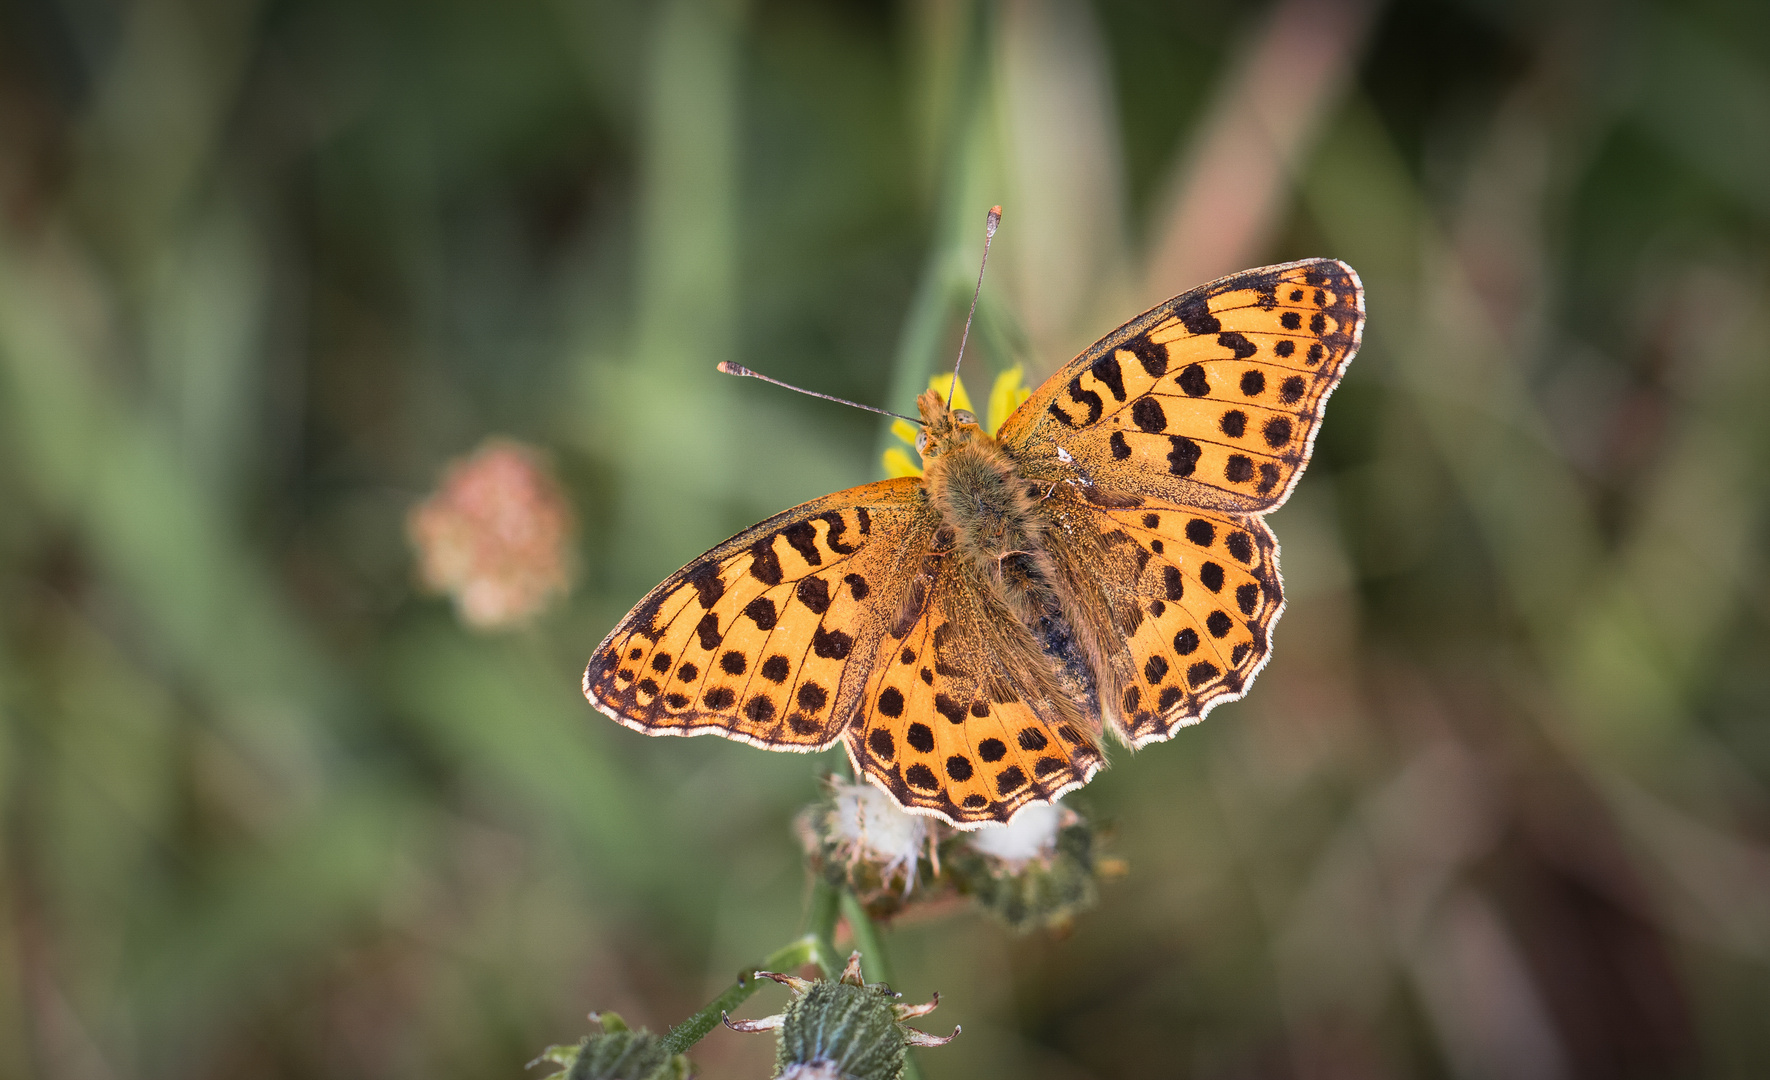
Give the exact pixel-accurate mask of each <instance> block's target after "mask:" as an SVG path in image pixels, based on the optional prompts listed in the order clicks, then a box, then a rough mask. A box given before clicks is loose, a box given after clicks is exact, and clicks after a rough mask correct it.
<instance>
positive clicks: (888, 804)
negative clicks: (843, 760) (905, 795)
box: [829, 780, 928, 890]
mask: <svg viewBox="0 0 1770 1080" xmlns="http://www.w3.org/2000/svg"><path fill="white" fill-rule="evenodd" d="M830 794H831V801H832V805H831V808H830V816H829V829H830V835H831V836H832V837H833V838H834V839H835V840H836V841H837V843H838V844H839V845H840V846H841V847H842V848H844V849H846V850H847V851H850V852H852V853H854V854H856V855H858V856H859V857H860V858H862V859H865V860H867V861H868V862H872V863H877V864H879V865H880V867H881V873H880V876H881V877H882V878H885V879H886V880H890V879H891V878H893V877H897V876H899V875H901V876H903V877H904V879H905V882H904V887H905V889H906V890H907V889H908V888H909V887H910V886H911V885H913V884H914V883H915V879H916V860H917V859H919V858H921V856H922V851H923V849H924V848H925V847H926V845H927V843H928V819H927V818H925V817H922V816H919V815H916V814H906V813H904V812H903V811H902V810H900V809H899V808H898V806H897V804H896V803H895V802H893V801H892V799H891V796H889V795H887V794H885V793H884V792H883V791H880V790H879V789H878V788H876V787H874V786H873V785H871V784H866V783H854V782H852V781H848V780H836V781H834V782H833V784H832V787H831V792H830Z"/></svg>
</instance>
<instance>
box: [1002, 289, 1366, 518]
mask: <svg viewBox="0 0 1770 1080" xmlns="http://www.w3.org/2000/svg"><path fill="white" fill-rule="evenodd" d="M1363 330H1364V291H1363V287H1362V286H1361V285H1360V284H1359V280H1358V275H1357V274H1356V273H1354V272H1353V270H1352V268H1351V267H1349V266H1347V265H1346V264H1345V263H1342V262H1339V261H1337V260H1334V259H1310V260H1306V261H1304V262H1295V263H1285V264H1283V265H1280V266H1268V267H1263V268H1261V269H1258V270H1246V271H1243V272H1242V273H1239V274H1234V275H1231V276H1230V277H1226V278H1222V279H1220V280H1218V281H1215V282H1212V283H1211V284H1209V285H1204V286H1201V287H1199V288H1197V289H1194V290H1192V291H1191V292H1187V293H1183V294H1181V295H1180V296H1177V297H1175V298H1174V299H1172V300H1170V301H1168V302H1167V303H1165V304H1162V305H1160V306H1159V307H1156V308H1154V309H1152V310H1150V311H1148V312H1145V313H1144V314H1143V315H1141V316H1139V317H1138V318H1136V319H1133V320H1131V321H1130V322H1128V323H1126V324H1125V325H1124V326H1122V327H1120V328H1119V329H1118V330H1116V331H1114V332H1113V333H1111V334H1109V335H1107V336H1106V337H1105V338H1102V339H1101V340H1100V341H1098V342H1096V343H1095V344H1094V345H1093V346H1092V347H1091V348H1089V349H1088V350H1087V351H1086V352H1084V353H1083V354H1082V355H1081V356H1079V357H1077V358H1076V359H1075V360H1072V361H1071V362H1070V363H1069V364H1068V365H1067V366H1066V367H1064V368H1063V369H1062V370H1061V371H1059V372H1058V373H1057V374H1055V375H1053V376H1052V377H1051V378H1050V379H1049V380H1047V381H1046V382H1045V384H1044V385H1043V386H1041V387H1039V389H1038V390H1037V391H1035V392H1034V393H1033V395H1032V397H1030V398H1029V399H1028V400H1027V401H1026V402H1025V403H1024V404H1022V405H1021V406H1020V408H1019V409H1018V410H1017V411H1016V412H1015V413H1014V415H1013V416H1011V417H1009V419H1008V421H1007V423H1005V424H1004V425H1003V426H1002V429H1001V431H1000V433H999V434H998V436H997V437H998V438H999V439H1000V440H1001V441H1002V443H1003V444H1004V445H1005V446H1006V447H1007V448H1008V449H1009V451H1010V452H1011V453H1013V454H1014V455H1015V456H1016V458H1017V459H1018V460H1019V461H1020V462H1021V465H1022V468H1023V469H1024V470H1025V472H1026V473H1027V475H1029V476H1030V477H1039V476H1043V475H1046V474H1049V475H1052V476H1069V475H1072V472H1071V468H1070V466H1071V465H1073V467H1074V469H1077V470H1080V473H1081V475H1082V476H1083V477H1085V478H1086V479H1087V480H1089V481H1090V482H1092V483H1094V484H1096V485H1099V486H1101V487H1103V488H1107V489H1111V490H1116V491H1126V492H1134V493H1136V494H1140V495H1154V496H1159V497H1162V498H1166V499H1169V500H1172V501H1174V502H1178V503H1184V504H1186V505H1190V506H1199V507H1210V508H1214V509H1218V510H1225V511H1230V512H1236V513H1263V512H1265V511H1268V510H1271V509H1273V508H1274V507H1276V506H1278V505H1279V504H1280V503H1282V502H1283V501H1284V499H1285V497H1286V496H1287V495H1289V494H1290V491H1291V488H1292V487H1293V486H1294V485H1295V484H1296V481H1297V478H1298V477H1299V476H1300V475H1301V474H1302V471H1303V468H1304V466H1305V465H1307V464H1308V462H1309V453H1310V450H1311V448H1312V446H1313V443H1314V439H1315V432H1316V429H1317V427H1318V426H1319V425H1320V422H1321V416H1322V411H1323V409H1324V408H1325V407H1326V404H1327V398H1328V395H1329V394H1330V393H1332V391H1333V389H1334V386H1335V385H1336V384H1337V383H1338V382H1339V380H1340V376H1341V375H1342V374H1343V373H1344V371H1345V369H1346V365H1347V364H1348V363H1349V362H1350V361H1351V360H1352V356H1353V354H1354V353H1356V352H1357V351H1358V345H1359V342H1360V340H1361V337H1362V335H1363ZM1060 450H1061V451H1062V453H1061V454H1060V453H1059V451H1060ZM1065 455H1067V457H1068V459H1069V460H1068V461H1064V460H1063V458H1064V456H1065Z"/></svg>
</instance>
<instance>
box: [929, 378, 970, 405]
mask: <svg viewBox="0 0 1770 1080" xmlns="http://www.w3.org/2000/svg"><path fill="white" fill-rule="evenodd" d="M928 385H929V386H931V387H933V388H934V392H935V393H937V394H939V395H940V396H941V397H943V398H944V397H946V394H947V388H948V387H950V386H951V385H953V375H952V374H951V373H948V374H946V375H936V376H935V377H934V378H932V379H929V380H928ZM953 408H955V409H966V410H969V411H971V412H976V411H977V410H976V409H973V408H971V396H970V395H969V394H967V393H965V380H964V379H960V380H959V390H958V392H957V393H955V394H954V395H953Z"/></svg>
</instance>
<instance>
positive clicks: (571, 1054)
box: [529, 1012, 694, 1080]
mask: <svg viewBox="0 0 1770 1080" xmlns="http://www.w3.org/2000/svg"><path fill="white" fill-rule="evenodd" d="M590 1019H592V1020H594V1021H597V1022H598V1023H600V1024H601V1025H602V1033H601V1034H598V1035H586V1036H584V1039H583V1041H582V1042H580V1043H578V1045H576V1046H549V1047H548V1048H547V1049H546V1050H545V1051H543V1052H542V1054H541V1056H540V1057H538V1058H536V1059H535V1060H533V1061H531V1062H529V1067H530V1068H533V1067H534V1066H536V1065H539V1064H540V1063H541V1062H543V1061H550V1062H552V1063H553V1064H555V1065H558V1066H560V1069H559V1071H558V1072H555V1073H553V1074H551V1075H550V1076H548V1077H546V1080H688V1077H689V1076H691V1075H693V1071H694V1070H693V1068H692V1067H691V1066H690V1065H689V1063H688V1059H687V1058H685V1057H683V1056H682V1055H681V1054H672V1053H670V1051H669V1049H668V1048H666V1047H665V1046H664V1040H663V1039H662V1038H660V1037H659V1036H656V1035H653V1034H652V1033H651V1032H649V1031H646V1030H645V1029H644V1028H640V1029H639V1030H638V1031H633V1030H631V1029H630V1028H628V1027H627V1024H626V1022H625V1021H624V1020H622V1019H621V1018H620V1017H619V1016H617V1015H616V1014H614V1013H612V1012H605V1013H591V1014H590Z"/></svg>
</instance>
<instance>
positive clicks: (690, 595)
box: [584, 479, 932, 751]
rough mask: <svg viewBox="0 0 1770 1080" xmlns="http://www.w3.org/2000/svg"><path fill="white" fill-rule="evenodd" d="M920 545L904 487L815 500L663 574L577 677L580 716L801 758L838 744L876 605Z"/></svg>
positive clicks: (904, 483) (916, 517)
mask: <svg viewBox="0 0 1770 1080" xmlns="http://www.w3.org/2000/svg"><path fill="white" fill-rule="evenodd" d="M931 532H932V524H931V522H930V520H929V518H928V515H927V511H926V508H925V504H924V502H923V500H921V498H920V495H919V494H918V490H917V484H916V481H914V480H909V479H901V480H885V481H881V482H879V483H876V484H868V485H865V486H863V487H858V488H852V489H850V490H848V491H842V492H838V493H836V494H834V495H830V496H827V497H825V498H822V499H817V500H814V501H812V502H808V503H805V504H803V505H801V506H797V507H795V508H793V509H791V510H788V511H786V512H785V513H782V514H777V515H776V516H774V517H772V518H770V519H768V520H767V521H764V522H762V523H761V524H760V525H756V526H754V527H752V528H750V529H746V530H745V531H743V532H741V533H739V534H738V535H737V536H734V537H732V538H731V539H730V540H727V541H726V542H725V543H723V544H720V545H719V546H718V547H716V548H714V549H713V550H712V551H709V552H707V553H706V554H705V555H703V556H701V557H700V558H699V559H696V560H695V561H694V562H692V563H689V564H688V565H687V566H685V567H683V568H682V569H681V570H679V571H677V572H676V573H675V574H672V575H671V576H670V577H669V579H668V580H666V581H665V582H664V583H663V584H662V585H659V586H658V587H657V588H656V589H653V590H652V591H651V593H650V594H649V595H647V596H646V598H645V599H644V600H642V601H640V603H639V605H638V606H637V607H635V608H634V609H633V611H632V612H631V613H629V614H628V616H627V617H626V618H625V619H623V620H622V621H621V623H620V625H618V626H616V627H615V629H614V630H613V631H612V632H611V633H610V634H609V636H608V638H607V639H606V640H604V641H603V643H602V645H601V646H600V647H599V648H598V649H597V650H596V653H595V654H594V655H593V656H592V657H591V658H590V663H589V666H588V667H587V668H586V669H585V671H584V693H585V695H586V696H587V697H588V698H589V699H590V701H591V703H592V704H594V705H595V706H596V707H597V708H599V709H601V710H602V711H603V712H605V713H607V714H608V715H609V716H611V717H613V718H614V719H616V720H618V721H620V722H621V723H622V724H625V725H626V726H628V727H630V728H634V729H636V730H638V731H643V732H645V733H647V734H651V735H702V734H709V733H712V734H720V735H725V736H727V737H728V738H734V739H739V740H742V741H744V742H749V743H753V744H756V745H758V746H763V747H766V748H768V749H774V750H798V751H813V750H821V749H824V748H825V747H828V746H829V745H831V744H832V743H834V742H835V741H836V739H837V738H838V737H840V735H841V732H842V728H843V726H844V722H845V720H846V718H847V717H848V716H850V715H852V714H853V709H854V703H855V700H856V698H857V696H858V694H859V693H860V687H861V685H862V683H863V682H864V680H865V678H866V674H867V670H868V667H869V666H870V664H871V662H872V659H873V656H874V654H875V653H876V651H877V642H878V639H879V638H880V636H881V635H882V634H883V633H884V632H885V629H886V627H885V626H884V622H885V619H884V618H883V617H882V616H881V615H880V611H881V610H882V605H881V603H880V597H879V596H876V595H875V592H876V591H879V592H883V593H884V594H885V604H886V605H890V604H892V603H894V601H893V600H891V599H890V598H891V597H892V596H894V595H895V593H894V591H893V590H897V589H898V588H899V584H900V583H901V582H902V581H903V580H905V577H904V574H903V571H902V569H901V567H900V563H901V562H903V561H904V560H913V559H914V558H915V557H916V552H917V551H919V550H920V549H921V548H922V547H925V546H926V537H927V535H928V534H930V533H931Z"/></svg>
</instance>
